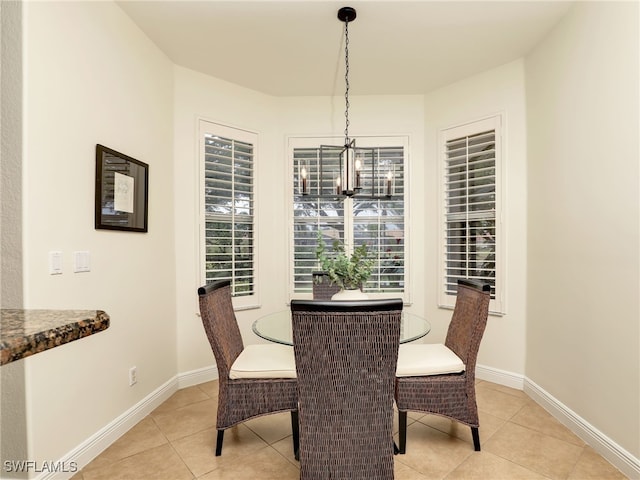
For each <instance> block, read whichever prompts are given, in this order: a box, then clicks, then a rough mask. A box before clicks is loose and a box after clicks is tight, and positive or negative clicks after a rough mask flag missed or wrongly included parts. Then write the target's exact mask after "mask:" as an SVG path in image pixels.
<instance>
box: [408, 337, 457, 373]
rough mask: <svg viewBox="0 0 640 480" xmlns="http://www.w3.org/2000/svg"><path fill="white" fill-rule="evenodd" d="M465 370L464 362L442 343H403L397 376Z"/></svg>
mask: <svg viewBox="0 0 640 480" xmlns="http://www.w3.org/2000/svg"><path fill="white" fill-rule="evenodd" d="M460 372H464V363H463V362H462V360H460V357H458V356H457V355H456V354H455V353H453V352H452V351H451V350H450V349H449V348H448V347H447V346H445V345H443V344H442V343H425V344H402V345H400V349H399V350H398V366H397V368H396V377H420V376H426V375H442V374H446V373H460Z"/></svg>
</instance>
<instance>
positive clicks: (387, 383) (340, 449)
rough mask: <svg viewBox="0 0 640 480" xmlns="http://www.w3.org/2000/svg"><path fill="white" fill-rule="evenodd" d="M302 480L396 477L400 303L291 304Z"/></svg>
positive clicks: (370, 301) (295, 302)
mask: <svg viewBox="0 0 640 480" xmlns="http://www.w3.org/2000/svg"><path fill="white" fill-rule="evenodd" d="M291 311H292V322H293V346H294V347H293V348H294V354H295V359H296V370H297V376H298V400H299V418H300V472H301V477H300V478H301V479H327V478H332V479H349V480H356V479H363V480H364V479H366V480H369V479H371V478H376V479H378V480H382V479H392V478H393V393H394V380H395V370H396V364H397V359H398V345H399V340H400V318H401V314H402V300H401V299H393V300H368V301H357V302H350V301H349V302H344V301H340V302H327V301H314V300H292V301H291Z"/></svg>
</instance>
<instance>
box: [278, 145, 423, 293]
mask: <svg viewBox="0 0 640 480" xmlns="http://www.w3.org/2000/svg"><path fill="white" fill-rule="evenodd" d="M352 138H355V139H356V145H357V146H358V147H360V146H361V147H374V148H375V147H397V146H402V147H403V150H404V167H403V168H404V249H405V251H404V261H405V264H404V280H405V286H406V287H405V289H404V292H403V293H398V292H389V293H371V292H369V293H368V294H369V295H370V297H371V298H381V299H382V298H402V299H403V302H404V304H405V305H411V289H412V283H411V278H412V277H411V275H412V272H411V270H412V269H411V250H412V249H411V187H410V183H411V182H410V178H411V172H410V166H411V161H410V154H411V136H410V135H409V134H389V135H361V136H360V135H358V136H354V137H352ZM342 144H344V136H326V135H319V136H313V135H288V136H287V138H286V152H287V196H286V198H285V205H286V209H287V222H288V242H289V248H288V266H287V279H288V280H287V284H288V292H289V296H290V298H300V299H305V298H306V299H310V298H312V294H311V293H296V292H294V289H295V278H294V275H293V266H294V249H295V245H294V234H295V232H294V215H293V208H292V201H293V197H294V182H293V175H292V173H291V172H293V169H294V155H293V151H294V148H315V147H319V146H320V145H342ZM347 228H350V229H353V222H352V221H351V219H350V218H345V229H347Z"/></svg>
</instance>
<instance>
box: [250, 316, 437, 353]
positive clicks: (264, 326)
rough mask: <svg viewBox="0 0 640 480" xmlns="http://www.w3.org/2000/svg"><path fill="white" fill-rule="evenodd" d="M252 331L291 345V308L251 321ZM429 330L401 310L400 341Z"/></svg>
mask: <svg viewBox="0 0 640 480" xmlns="http://www.w3.org/2000/svg"><path fill="white" fill-rule="evenodd" d="M252 328H253V332H254V333H255V334H256V335H258V336H259V337H261V338H264V339H265V340H269V341H270V342H275V343H281V344H283V345H293V330H292V327H291V310H281V311H279V312H275V313H272V314H269V315H265V316H264V317H260V318H259V319H257V320H256V321H255V322H253V326H252ZM430 330H431V324H430V323H429V322H427V321H426V320H425V319H424V318H422V317H419V316H417V315H415V314H413V313H409V312H407V311H403V312H402V320H401V323H400V343H407V342H413V341H414V340H418V339H419V338H422V337H424V336H425V335H426V334H427V333H429V331H430Z"/></svg>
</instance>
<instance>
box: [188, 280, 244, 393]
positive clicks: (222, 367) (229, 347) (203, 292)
mask: <svg viewBox="0 0 640 480" xmlns="http://www.w3.org/2000/svg"><path fill="white" fill-rule="evenodd" d="M198 297H199V301H200V316H201V317H202V324H203V325H204V330H205V332H206V333H207V338H208V339H209V343H210V344H211V349H212V350H213V355H214V356H215V357H216V365H217V367H218V378H219V381H220V382H225V381H226V380H228V378H229V370H231V365H233V362H234V361H235V359H236V358H238V355H240V352H242V350H243V349H244V344H243V343H242V336H241V335H240V329H239V328H238V322H237V320H236V315H235V313H234V311H233V304H232V302H231V282H230V281H229V280H219V281H216V282H213V283H210V284H208V285H206V286H204V287H200V288H199V289H198Z"/></svg>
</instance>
